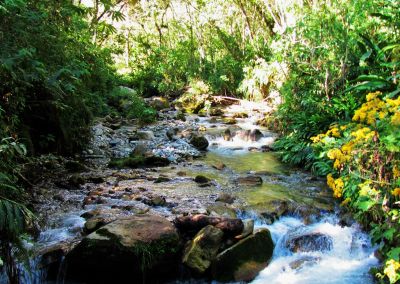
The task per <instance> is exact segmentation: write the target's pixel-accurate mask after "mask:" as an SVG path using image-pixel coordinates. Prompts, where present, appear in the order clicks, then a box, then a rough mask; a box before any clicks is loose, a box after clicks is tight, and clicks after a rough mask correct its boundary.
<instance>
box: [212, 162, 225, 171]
mask: <svg viewBox="0 0 400 284" xmlns="http://www.w3.org/2000/svg"><path fill="white" fill-rule="evenodd" d="M212 167H213V168H214V169H217V170H219V171H222V170H223V169H225V168H226V165H225V164H224V163H222V162H217V163H215V164H214V165H212Z"/></svg>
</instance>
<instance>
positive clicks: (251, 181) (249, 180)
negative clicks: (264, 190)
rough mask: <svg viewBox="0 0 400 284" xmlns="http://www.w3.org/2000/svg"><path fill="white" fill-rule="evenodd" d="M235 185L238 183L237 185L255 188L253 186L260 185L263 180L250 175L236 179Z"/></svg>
mask: <svg viewBox="0 0 400 284" xmlns="http://www.w3.org/2000/svg"><path fill="white" fill-rule="evenodd" d="M236 183H238V184H239V185H245V186H255V185H262V183H263V180H262V178H261V177H259V176H255V175H250V176H245V177H240V178H237V179H236Z"/></svg>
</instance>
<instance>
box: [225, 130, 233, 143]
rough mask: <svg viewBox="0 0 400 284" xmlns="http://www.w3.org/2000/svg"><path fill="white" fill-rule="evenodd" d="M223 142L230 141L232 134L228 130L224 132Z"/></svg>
mask: <svg viewBox="0 0 400 284" xmlns="http://www.w3.org/2000/svg"><path fill="white" fill-rule="evenodd" d="M224 140H225V141H231V140H232V132H231V130H230V129H229V128H227V129H225V131H224Z"/></svg>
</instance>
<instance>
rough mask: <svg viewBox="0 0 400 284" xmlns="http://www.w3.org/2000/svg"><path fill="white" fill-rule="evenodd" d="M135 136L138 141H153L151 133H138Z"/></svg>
mask: <svg viewBox="0 0 400 284" xmlns="http://www.w3.org/2000/svg"><path fill="white" fill-rule="evenodd" d="M136 135H137V137H138V138H139V139H140V140H154V139H155V137H154V133H153V131H138V132H137V134H136Z"/></svg>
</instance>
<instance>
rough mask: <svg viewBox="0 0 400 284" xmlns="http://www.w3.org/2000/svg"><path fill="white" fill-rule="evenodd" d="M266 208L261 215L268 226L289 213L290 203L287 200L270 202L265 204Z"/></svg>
mask: <svg viewBox="0 0 400 284" xmlns="http://www.w3.org/2000/svg"><path fill="white" fill-rule="evenodd" d="M263 207H264V208H265V209H264V210H263V211H262V212H261V213H260V215H261V217H262V219H263V221H264V222H265V223H266V224H269V225H270V224H272V223H273V222H275V221H276V220H277V219H279V218H280V217H281V216H282V215H283V214H285V213H287V211H288V208H289V207H288V203H287V201H285V200H279V199H276V200H270V201H268V202H265V203H263Z"/></svg>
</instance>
